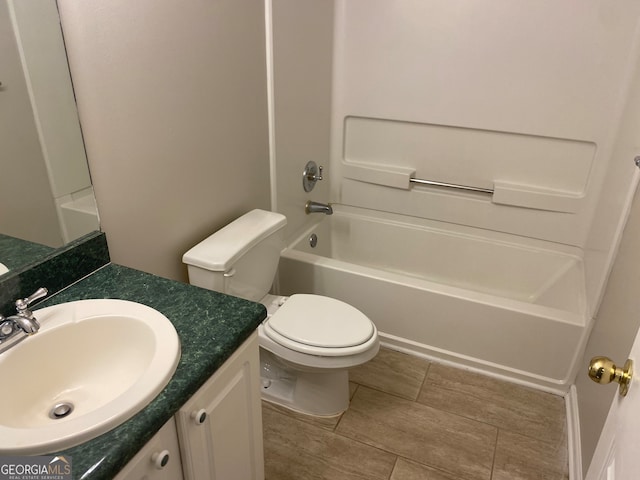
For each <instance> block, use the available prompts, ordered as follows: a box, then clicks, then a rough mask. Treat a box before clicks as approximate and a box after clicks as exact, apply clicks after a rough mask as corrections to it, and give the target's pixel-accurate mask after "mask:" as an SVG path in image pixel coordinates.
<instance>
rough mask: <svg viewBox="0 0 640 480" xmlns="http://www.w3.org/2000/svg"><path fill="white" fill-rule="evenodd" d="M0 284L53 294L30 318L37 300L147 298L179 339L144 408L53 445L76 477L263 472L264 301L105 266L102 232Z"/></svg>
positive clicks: (256, 475)
mask: <svg viewBox="0 0 640 480" xmlns="http://www.w3.org/2000/svg"><path fill="white" fill-rule="evenodd" d="M0 283H2V289H1V290H2V291H3V296H4V297H6V296H7V295H9V296H12V297H13V298H14V299H15V298H21V296H22V295H25V296H26V295H27V294H26V293H24V292H28V291H30V290H32V289H34V288H33V286H34V285H36V284H37V285H38V286H46V287H47V288H49V289H50V291H52V293H55V294H53V295H51V296H50V297H49V298H47V299H45V300H44V301H42V302H41V303H39V304H38V305H36V306H35V307H34V313H35V315H36V317H37V310H38V309H40V308H44V307H48V306H52V305H57V304H62V303H66V302H73V301H76V300H84V299H98V298H99V299H104V298H110V299H121V300H128V301H132V302H137V303H139V304H143V305H147V306H149V307H151V308H153V309H155V310H157V311H158V312H160V313H162V314H163V315H164V316H166V317H167V318H168V319H169V320H170V321H171V323H172V324H173V326H174V327H175V330H176V332H177V334H178V337H179V339H180V350H181V355H180V359H179V361H178V365H177V367H176V370H175V373H174V375H173V376H172V378H171V379H170V380H169V382H168V383H167V385H166V387H165V388H164V389H163V390H162V391H161V392H160V394H159V395H157V396H156V397H155V398H154V399H153V400H152V401H151V402H150V403H149V404H148V405H147V406H146V407H144V408H143V409H142V410H141V411H139V412H138V413H137V414H135V415H134V416H133V417H132V418H130V419H129V420H127V421H125V422H124V423H122V424H120V425H119V426H117V427H115V428H113V429H112V430H110V431H108V432H106V433H104V434H102V435H100V436H98V437H96V438H94V439H92V440H89V441H87V442H85V443H82V444H80V445H77V446H75V447H72V448H69V449H66V450H63V451H60V452H49V453H51V454H59V455H63V456H66V457H67V458H68V457H71V459H72V466H73V469H72V471H73V478H78V479H79V478H82V479H92V480H97V479H112V478H117V479H122V480H124V479H126V480H131V479H142V478H147V479H155V478H159V479H172V480H176V479H182V478H185V479H194V480H195V479H204V478H211V479H233V478H238V479H243V480H244V479H263V478H264V466H263V463H264V462H263V449H262V419H261V410H260V408H261V407H260V391H259V388H260V387H259V382H260V380H259V373H260V372H259V359H258V341H257V334H256V328H257V327H258V325H259V324H260V322H261V321H262V320H263V319H264V318H265V317H266V310H265V308H264V307H263V306H262V305H260V304H257V303H253V302H249V301H246V300H242V299H239V298H236V297H230V296H227V295H223V294H220V293H216V292H212V291H210V290H205V289H201V288H198V287H194V286H191V285H187V284H183V283H180V282H175V281H172V280H167V279H164V278H160V277H156V276H154V275H150V274H147V273H144V272H140V271H137V270H133V269H130V268H127V267H123V266H120V265H114V264H111V263H109V259H108V249H107V248H106V240H105V238H104V235H103V234H99V233H96V234H94V235H90V236H89V237H87V238H84V239H82V240H81V241H78V242H76V243H75V244H74V245H72V246H70V247H69V248H68V249H65V250H64V251H63V252H62V253H61V254H59V255H55V256H52V257H51V258H49V259H47V261H45V262H42V263H40V264H38V265H37V266H35V267H32V268H29V269H27V270H24V271H22V272H20V273H19V274H17V273H16V274H14V275H8V278H4V277H3V280H2V281H0ZM36 288H37V287H36ZM7 291H8V293H7ZM56 292H57V293H56ZM3 300H4V301H3V303H2V305H3V309H4V311H3V313H4V314H7V313H9V312H7V311H6V310H7V308H8V307H7V306H6V298H3ZM126 333H127V332H126V331H124V332H122V335H126ZM28 341H29V339H26V340H25V342H28ZM17 348H19V347H17ZM114 348H117V345H114ZM42 361H43V362H51V361H55V359H42Z"/></svg>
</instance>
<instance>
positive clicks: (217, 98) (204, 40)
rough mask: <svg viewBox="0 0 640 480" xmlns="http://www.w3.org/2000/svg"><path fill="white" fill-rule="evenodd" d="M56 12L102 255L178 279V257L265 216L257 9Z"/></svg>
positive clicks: (260, 14)
mask: <svg viewBox="0 0 640 480" xmlns="http://www.w3.org/2000/svg"><path fill="white" fill-rule="evenodd" d="M58 3H59V9H60V16H61V19H62V26H63V31H64V34H65V39H66V45H67V50H68V56H69V63H70V68H71V73H72V78H73V80H74V86H75V89H76V95H77V102H78V109H79V112H80V120H81V123H82V126H83V131H84V134H85V143H86V148H87V156H88V159H89V165H90V169H91V174H92V179H93V183H94V189H95V194H96V198H97V201H98V210H99V212H100V217H101V226H102V230H103V231H104V232H105V233H106V235H107V241H108V243H109V250H110V253H111V258H112V260H113V261H114V262H116V263H120V264H123V265H126V266H130V267H133V268H138V269H140V270H144V271H147V272H150V273H154V274H157V275H161V276H164V277H168V278H173V279H180V280H186V270H185V268H184V266H183V265H182V263H181V258H182V254H183V253H184V252H185V251H186V250H188V249H189V248H190V247H191V246H193V245H194V244H195V243H197V242H198V241H200V240H201V239H203V238H204V237H206V236H208V235H209V234H211V233H213V231H215V230H216V229H218V228H220V227H221V226H223V225H224V224H225V223H227V222H229V221H231V220H232V219H234V218H235V217H237V216H239V215H241V214H243V213H245V212H246V211H248V210H250V209H252V208H266V209H268V208H269V180H268V178H269V159H268V132H267V96H266V93H267V92H266V68H265V65H266V61H265V20H264V3H263V2H262V1H260V0H221V1H216V2H204V1H201V0H187V1H181V2H174V1H169V0H161V1H158V0H154V1H152V0H143V1H136V2H131V1H128V0H89V1H83V2H77V1H73V0H60V1H59V2H58Z"/></svg>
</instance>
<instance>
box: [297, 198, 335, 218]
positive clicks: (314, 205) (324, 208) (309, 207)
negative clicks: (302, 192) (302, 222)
mask: <svg viewBox="0 0 640 480" xmlns="http://www.w3.org/2000/svg"><path fill="white" fill-rule="evenodd" d="M304 211H305V213H306V214H307V215H308V214H310V213H324V214H325V215H331V214H333V208H331V204H330V203H319V202H312V201H311V200H309V201H308V202H307V203H306V205H305V206H304Z"/></svg>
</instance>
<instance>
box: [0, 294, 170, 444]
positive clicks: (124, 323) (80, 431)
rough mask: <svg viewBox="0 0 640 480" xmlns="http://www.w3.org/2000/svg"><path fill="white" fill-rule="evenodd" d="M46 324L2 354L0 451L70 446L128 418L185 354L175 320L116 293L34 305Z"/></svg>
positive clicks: (154, 393)
mask: <svg viewBox="0 0 640 480" xmlns="http://www.w3.org/2000/svg"><path fill="white" fill-rule="evenodd" d="M34 315H35V317H36V318H37V319H38V321H39V322H40V325H41V328H40V330H39V331H38V332H37V333H36V334H34V335H32V336H31V337H29V338H26V339H25V340H24V341H22V342H21V343H19V344H18V345H16V346H15V347H13V348H11V349H10V350H7V351H5V352H4V353H2V354H0V385H2V389H1V393H0V455H11V454H15V455H36V454H43V453H52V452H56V451H60V450H63V449H65V448H69V447H72V446H75V445H78V444H80V443H83V442H85V441H87V440H90V439H92V438H95V437H97V436H98V435H101V434H102V433H105V432H107V431H108V430H111V429H112V428H114V427H116V426H118V425H120V424H121V423H123V422H124V421H125V420H128V419H129V418H131V417H132V416H133V415H135V414H136V413H137V412H139V411H140V410H142V409H143V408H144V407H145V406H146V405H148V404H149V402H150V401H151V400H153V399H154V398H155V397H156V396H157V395H158V394H159V393H160V392H161V391H162V389H163V388H164V387H165V386H166V384H167V383H168V382H169V380H170V379H171V377H172V376H173V373H174V372H175V369H176V366H177V364H178V360H179V359H180V341H179V339H178V335H177V333H176V330H175V328H174V327H173V324H172V323H171V322H170V321H169V320H168V319H167V317H165V316H164V315H162V314H161V313H160V312H158V311H157V310H154V309H153V308H151V307H148V306H146V305H141V304H139V303H135V302H129V301H125V300H114V299H97V300H80V301H77V302H69V303H64V304H60V305H55V306H52V307H47V308H43V309H40V310H34Z"/></svg>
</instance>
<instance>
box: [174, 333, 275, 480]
mask: <svg viewBox="0 0 640 480" xmlns="http://www.w3.org/2000/svg"><path fill="white" fill-rule="evenodd" d="M177 419H178V435H179V438H180V447H181V449H182V461H183V464H184V474H185V478H186V479H187V480H205V479H209V480H236V479H237V480H263V479H264V456H263V450H262V412H261V404H260V361H259V354H258V337H257V333H254V334H253V335H252V336H251V337H250V338H249V339H248V340H247V341H246V342H245V343H244V344H243V345H242V346H241V347H240V348H239V349H238V350H237V351H236V352H235V353H234V354H233V355H232V356H231V358H229V360H227V361H226V362H225V364H224V365H223V366H222V367H221V368H220V369H219V370H218V371H217V372H216V373H215V374H214V375H213V376H212V377H211V378H210V379H209V380H208V381H207V382H206V383H205V384H204V385H203V386H202V387H201V388H200V390H198V392H197V393H196V394H195V395H194V396H193V397H192V398H191V399H190V400H189V401H188V402H187V403H186V404H185V405H184V406H183V407H182V408H181V409H180V410H179V412H178V414H177Z"/></svg>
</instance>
